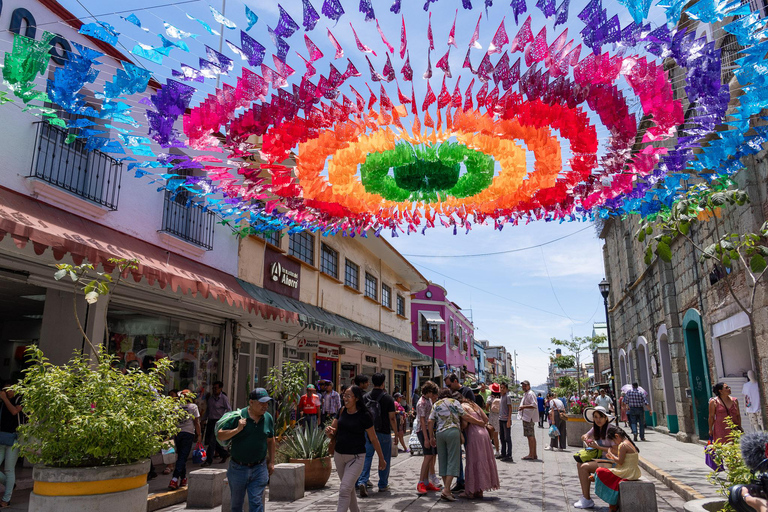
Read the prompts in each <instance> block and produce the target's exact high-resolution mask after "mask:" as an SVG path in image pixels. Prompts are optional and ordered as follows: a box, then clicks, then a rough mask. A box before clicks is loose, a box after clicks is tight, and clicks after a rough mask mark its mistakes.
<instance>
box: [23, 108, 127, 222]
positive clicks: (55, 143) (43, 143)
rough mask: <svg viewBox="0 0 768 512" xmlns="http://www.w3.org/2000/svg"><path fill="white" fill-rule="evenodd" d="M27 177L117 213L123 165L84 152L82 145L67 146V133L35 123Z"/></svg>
mask: <svg viewBox="0 0 768 512" xmlns="http://www.w3.org/2000/svg"><path fill="white" fill-rule="evenodd" d="M36 124H37V136H36V139H35V154H34V156H33V158H32V169H31V171H30V176H31V177H34V178H37V179H39V180H41V181H44V182H46V183H49V184H51V185H54V186H55V187H58V188H61V189H63V190H66V191H67V192H70V193H72V194H74V195H76V196H79V197H81V198H83V199H85V200H87V201H90V202H92V203H95V204H98V205H100V206H103V207H105V208H107V209H109V210H117V200H118V197H119V195H120V176H121V171H122V167H123V165H122V164H121V163H120V162H118V161H117V160H116V159H114V158H112V157H111V156H109V155H108V154H106V153H103V152H101V151H97V150H94V151H86V149H85V144H86V143H85V141H84V140H82V139H76V140H75V141H74V142H72V143H71V144H67V143H66V142H65V141H66V138H67V136H68V135H69V133H68V132H67V131H66V130H63V129H61V128H58V127H56V126H52V125H50V124H48V123H47V122H42V121H41V122H38V123H36Z"/></svg>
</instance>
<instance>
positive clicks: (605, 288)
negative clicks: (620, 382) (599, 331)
mask: <svg viewBox="0 0 768 512" xmlns="http://www.w3.org/2000/svg"><path fill="white" fill-rule="evenodd" d="M597 287H598V288H599V289H600V295H602V296H603V305H604V306H605V327H606V331H607V332H608V360H609V361H610V362H611V389H612V390H613V399H614V400H616V401H618V399H619V393H618V392H617V391H616V374H615V373H614V372H613V347H612V346H611V320H610V318H609V317H608V294H609V293H610V292H611V283H609V282H608V280H607V279H605V278H603V280H602V281H600V284H598V285H597ZM616 403H617V404H618V402H616ZM617 424H618V420H617Z"/></svg>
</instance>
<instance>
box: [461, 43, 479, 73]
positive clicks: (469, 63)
mask: <svg viewBox="0 0 768 512" xmlns="http://www.w3.org/2000/svg"><path fill="white" fill-rule="evenodd" d="M471 51H472V48H471V47H470V48H467V56H466V57H464V64H463V65H462V66H461V67H462V68H468V69H469V71H470V72H471V73H472V74H473V75H475V74H477V71H475V68H473V67H472V61H471V60H470V59H469V52H471Z"/></svg>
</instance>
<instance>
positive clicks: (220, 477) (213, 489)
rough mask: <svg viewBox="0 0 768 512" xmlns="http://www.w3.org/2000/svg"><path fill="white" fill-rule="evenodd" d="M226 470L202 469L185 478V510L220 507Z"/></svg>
mask: <svg viewBox="0 0 768 512" xmlns="http://www.w3.org/2000/svg"><path fill="white" fill-rule="evenodd" d="M226 477H227V470H226V469H214V468H204V469H197V470H195V471H192V472H191V473H189V475H188V476H187V481H188V486H187V508H214V507H218V506H219V505H221V495H222V489H223V488H224V479H225V478H226Z"/></svg>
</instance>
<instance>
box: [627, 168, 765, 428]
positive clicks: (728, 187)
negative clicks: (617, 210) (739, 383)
mask: <svg viewBox="0 0 768 512" xmlns="http://www.w3.org/2000/svg"><path fill="white" fill-rule="evenodd" d="M747 203H749V196H748V195H747V193H746V192H744V191H743V190H740V189H738V188H736V185H735V183H734V182H733V181H732V180H731V179H729V178H721V179H719V180H715V181H713V182H712V183H709V184H707V183H701V184H698V185H696V186H693V187H691V189H689V190H688V192H687V193H686V194H685V196H683V198H682V199H681V200H680V201H678V202H677V203H675V204H674V206H672V208H670V209H669V210H665V211H662V212H659V213H657V214H655V215H654V216H649V217H648V218H647V219H645V220H644V221H643V222H641V224H640V229H638V231H637V232H636V236H637V239H638V241H639V242H641V243H646V244H647V245H646V248H645V264H646V265H650V264H651V263H652V262H653V255H654V254H655V255H656V256H658V257H659V259H661V260H662V261H665V262H671V261H672V248H671V247H672V242H673V240H675V239H681V240H683V241H685V242H686V243H688V244H689V245H691V246H692V247H693V248H694V249H695V250H696V251H697V252H698V254H699V255H700V256H699V262H701V263H704V262H706V261H714V262H715V264H716V265H718V266H719V268H721V269H724V270H725V272H724V274H725V275H724V276H722V280H723V281H724V282H725V286H726V288H727V289H728V293H729V294H730V295H731V297H732V298H733V300H734V302H736V304H737V305H738V306H739V308H740V309H741V310H742V311H743V312H744V313H745V314H746V315H747V318H748V319H749V327H750V330H751V331H752V336H755V332H756V331H755V319H754V306H755V297H756V294H757V291H758V284H759V283H760V282H761V281H762V280H763V277H764V276H765V274H766V271H768V263H767V262H766V258H768V247H767V246H766V245H764V244H765V238H766V236H768V221H767V222H765V223H763V225H762V226H761V227H760V230H759V232H758V233H748V232H747V233H739V232H730V233H729V232H725V230H724V225H721V223H720V222H718V221H717V219H718V218H719V217H720V216H721V211H722V209H723V208H726V207H741V206H744V205H746V204H747ZM713 219H714V222H712V226H713V229H712V234H713V239H712V240H711V243H703V242H701V241H699V240H697V239H694V237H693V236H692V232H691V230H692V229H693V228H694V227H698V226H704V225H705V224H706V223H708V222H709V221H712V220H713ZM699 232H701V231H699ZM739 270H743V272H744V275H745V278H744V281H745V284H746V286H747V289H748V292H747V294H746V297H740V296H739V295H738V294H737V293H736V290H735V280H736V279H737V276H738V274H739V272H738V271H739ZM752 357H753V360H754V361H755V363H756V364H757V368H756V370H757V374H758V375H761V374H762V372H761V368H760V367H761V363H760V361H761V359H760V355H759V354H758V352H757V344H756V343H752ZM758 384H759V385H760V387H761V388H762V383H758ZM764 414H765V413H764ZM764 417H765V416H764Z"/></svg>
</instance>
